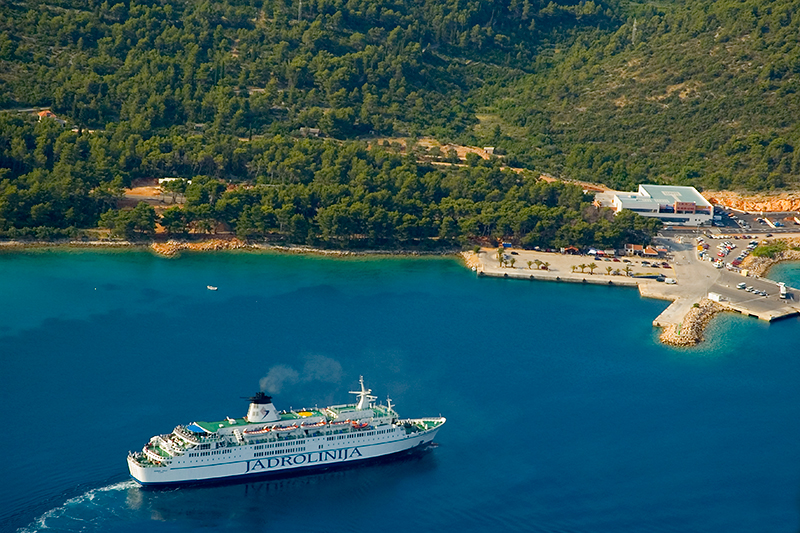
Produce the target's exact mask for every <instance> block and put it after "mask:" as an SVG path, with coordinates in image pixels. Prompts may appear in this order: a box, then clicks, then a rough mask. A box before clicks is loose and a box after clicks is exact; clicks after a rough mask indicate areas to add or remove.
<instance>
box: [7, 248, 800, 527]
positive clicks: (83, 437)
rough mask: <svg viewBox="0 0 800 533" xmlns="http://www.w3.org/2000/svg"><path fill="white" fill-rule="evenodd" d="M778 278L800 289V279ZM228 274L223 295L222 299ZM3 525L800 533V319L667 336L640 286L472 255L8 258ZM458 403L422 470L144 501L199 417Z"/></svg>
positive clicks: (412, 411)
mask: <svg viewBox="0 0 800 533" xmlns="http://www.w3.org/2000/svg"><path fill="white" fill-rule="evenodd" d="M771 277H773V278H778V279H783V280H785V281H788V282H789V283H791V284H794V285H800V269H798V267H797V266H796V265H795V266H792V265H783V266H780V267H779V268H776V269H775V270H773V272H772V273H771ZM206 285H215V286H218V287H219V290H218V291H216V292H212V291H208V290H206ZM0 298H2V306H0V416H2V423H3V430H2V438H0V457H1V458H2V470H0V472H2V474H0V481H2V483H0V529H2V531H17V530H21V531H53V532H62V531H63V532H72V531H83V532H139V531H148V532H151V531H152V532H170V533H171V532H189V531H198V530H200V531H206V532H216V531H235V532H261V531H264V532H277V531H280V532H287V531H289V532H294V531H303V532H305V531H320V532H350V531H353V532H355V531H365V530H369V531H389V532H395V531H396V532H407V531H436V532H440V531H454V530H458V531H476V532H478V531H480V532H486V531H502V532H506V531H536V532H631V531H636V532H649V531H652V532H662V531H675V532H687V531H691V532H721V531H725V532H728V533H730V532H747V533H753V532H760V531H763V532H783V531H785V532H796V531H798V529H800V343H798V340H797V339H798V333H799V332H800V329H799V328H798V320H797V319H789V320H785V321H781V322H777V323H774V324H767V323H764V322H760V321H758V320H755V319H747V318H744V317H741V316H734V315H723V316H721V317H720V318H717V319H715V321H714V322H713V323H712V325H711V327H710V329H709V330H708V333H707V336H708V337H709V339H710V340H709V341H708V342H706V343H705V344H703V345H702V346H700V347H699V348H695V349H687V350H676V349H670V348H666V347H663V346H661V345H659V344H658V342H657V339H656V333H657V332H656V330H654V328H653V327H652V326H651V322H652V320H653V318H654V317H655V316H657V315H658V314H659V312H660V311H661V310H663V309H664V307H665V306H666V303H665V302H661V301H656V300H646V299H641V298H640V297H639V295H638V293H637V292H636V291H634V290H630V289H623V288H613V287H612V288H609V287H601V286H579V285H570V284H555V283H537V282H523V281H510V280H500V279H476V278H475V276H474V274H473V273H471V272H469V271H468V270H466V269H464V268H463V267H461V266H459V265H458V264H457V263H456V262H455V261H452V260H449V259H369V260H331V259H321V258H313V257H294V256H279V255H267V254H261V255H259V254H250V253H228V254H219V255H204V256H192V255H185V256H183V257H182V258H180V259H177V260H175V259H172V260H169V259H162V258H158V257H154V256H153V255H151V254H149V253H145V252H130V251H127V252H116V253H115V252H101V253H97V252H66V251H37V252H29V253H6V254H2V255H0ZM361 374H363V375H364V377H365V380H366V382H367V385H368V386H369V387H371V388H372V389H373V391H374V392H376V393H377V394H378V395H379V397H380V398H381V399H382V400H385V398H386V395H390V396H391V397H392V399H393V400H394V401H395V402H396V404H397V410H398V411H399V412H400V414H401V416H425V415H438V414H439V413H441V414H442V415H444V416H446V417H447V418H448V422H447V424H446V425H445V426H444V428H443V429H442V430H441V431H440V432H439V436H438V437H437V442H438V443H439V447H438V448H436V449H435V450H433V451H432V452H431V453H429V454H427V455H425V456H423V457H421V458H416V459H410V460H403V461H399V462H394V463H389V464H383V465H374V466H365V467H360V468H355V469H352V470H346V471H340V472H334V473H328V474H321V475H314V476H307V477H299V478H292V479H288V480H282V481H276V482H259V483H249V484H238V485H230V486H224V487H209V488H188V489H177V490H170V491H160V492H158V491H143V490H140V489H139V488H137V486H136V485H135V484H134V483H132V482H131V481H129V478H128V475H127V466H126V462H125V457H126V455H127V452H128V450H137V449H140V448H141V447H142V445H143V444H144V443H145V442H146V441H147V440H148V439H149V438H150V436H152V435H154V434H157V433H165V432H169V431H170V430H172V428H173V427H174V426H175V425H177V424H179V423H188V422H191V421H193V420H214V419H222V418H224V417H226V416H237V417H238V416H243V415H244V414H245V412H246V409H247V401H246V400H242V399H241V398H240V397H242V396H248V395H251V394H252V393H254V392H256V391H257V390H259V387H260V383H261V382H262V380H263V382H264V384H265V385H266V386H269V387H270V389H271V390H273V391H276V394H275V403H276V405H277V407H278V408H289V407H294V408H299V407H303V406H313V405H315V404H319V405H325V404H328V403H343V402H346V401H350V398H351V396H350V395H348V393H347V391H349V390H352V389H353V388H354V387H356V385H357V381H358V376H359V375H361Z"/></svg>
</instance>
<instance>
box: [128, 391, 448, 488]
mask: <svg viewBox="0 0 800 533" xmlns="http://www.w3.org/2000/svg"><path fill="white" fill-rule="evenodd" d="M360 384H361V389H360V390H358V391H351V394H355V395H356V396H357V398H358V401H357V402H356V403H355V404H346V405H333V406H330V407H326V408H323V409H319V408H316V407H315V408H313V409H301V410H299V411H295V410H289V411H278V410H277V409H276V408H275V406H274V404H273V403H272V398H271V397H270V396H268V395H266V394H264V393H263V392H259V393H257V394H256V395H255V396H253V397H251V398H250V406H249V408H248V410H247V415H246V416H245V417H243V418H226V419H225V420H221V421H217V422H192V423H191V424H188V425H185V426H177V427H176V428H175V429H174V430H173V431H172V433H169V434H165V435H156V436H154V437H152V438H151V439H150V441H149V442H148V443H147V444H146V445H145V446H144V448H142V451H141V452H136V453H130V454H129V455H128V468H129V469H130V473H131V477H132V478H133V479H134V480H136V481H137V482H138V483H140V484H142V485H173V484H182V483H198V482H203V481H214V480H219V481H221V480H225V479H227V478H238V477H251V476H252V477H256V476H259V477H261V476H264V475H271V474H275V475H278V474H290V473H294V471H297V473H300V471H303V472H305V471H309V470H312V469H320V468H323V469H324V468H330V467H333V466H337V465H341V464H344V463H353V462H356V461H365V460H369V459H378V458H382V457H386V456H390V455H393V454H400V453H403V452H408V451H410V450H416V449H421V448H424V447H426V446H427V445H429V444H430V443H431V442H432V441H433V438H434V437H435V436H436V433H437V432H438V431H439V428H440V427H441V426H442V424H444V423H445V421H446V419H445V418H444V417H432V418H416V419H404V420H401V419H399V418H398V415H397V413H396V412H395V410H394V407H393V406H392V402H391V400H387V404H386V405H382V404H376V403H375V400H376V399H377V398H376V397H375V396H372V395H371V392H372V391H371V390H370V389H367V388H365V387H364V379H363V378H361V379H360Z"/></svg>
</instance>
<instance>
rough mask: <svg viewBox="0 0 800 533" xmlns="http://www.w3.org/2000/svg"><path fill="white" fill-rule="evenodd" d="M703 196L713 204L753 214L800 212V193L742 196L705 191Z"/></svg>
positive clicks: (724, 192) (729, 192)
mask: <svg viewBox="0 0 800 533" xmlns="http://www.w3.org/2000/svg"><path fill="white" fill-rule="evenodd" d="M703 196H704V197H705V198H706V199H707V200H708V201H709V202H711V203H712V204H717V205H723V206H726V207H732V208H734V209H738V210H740V211H749V212H751V213H760V212H762V211H763V212H765V213H785V212H789V211H800V193H796V192H784V193H774V194H769V195H767V194H742V193H735V192H731V191H704V192H703Z"/></svg>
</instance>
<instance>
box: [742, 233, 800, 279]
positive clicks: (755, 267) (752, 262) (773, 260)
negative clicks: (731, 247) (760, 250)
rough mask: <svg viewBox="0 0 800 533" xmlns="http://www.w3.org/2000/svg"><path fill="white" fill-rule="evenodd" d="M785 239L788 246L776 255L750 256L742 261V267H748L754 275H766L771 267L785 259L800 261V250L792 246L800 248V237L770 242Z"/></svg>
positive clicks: (775, 240) (774, 240)
mask: <svg viewBox="0 0 800 533" xmlns="http://www.w3.org/2000/svg"><path fill="white" fill-rule="evenodd" d="M777 241H783V242H785V243H786V244H787V245H788V248H787V249H786V250H784V251H782V252H779V253H777V254H775V257H754V256H752V255H751V256H749V257H747V259H745V260H744V261H743V262H742V265H741V266H742V268H746V269H747V270H749V271H750V273H751V274H752V275H754V276H760V277H764V276H766V274H767V272H768V271H769V269H770V268H772V267H773V266H775V265H777V264H778V263H781V262H783V261H800V250H792V247H793V246H794V247H797V248H800V239H796V238H794V239H792V238H790V239H773V240H771V241H770V242H777Z"/></svg>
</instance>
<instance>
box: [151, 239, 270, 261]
mask: <svg viewBox="0 0 800 533" xmlns="http://www.w3.org/2000/svg"><path fill="white" fill-rule="evenodd" d="M253 247H254V246H253V245H251V244H247V243H246V242H244V241H242V240H239V239H209V240H205V241H198V242H186V241H172V240H170V241H167V242H154V243H151V244H150V249H151V250H153V251H154V252H155V253H157V254H159V255H164V256H167V257H171V256H175V255H177V254H178V253H180V252H181V251H182V250H188V251H192V252H218V251H221V250H239V249H242V248H253Z"/></svg>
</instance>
